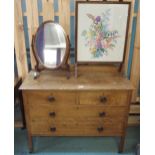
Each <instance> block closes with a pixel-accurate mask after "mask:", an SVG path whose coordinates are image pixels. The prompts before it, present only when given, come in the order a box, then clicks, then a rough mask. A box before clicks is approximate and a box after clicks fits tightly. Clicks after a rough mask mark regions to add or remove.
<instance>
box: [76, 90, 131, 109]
mask: <svg viewBox="0 0 155 155" xmlns="http://www.w3.org/2000/svg"><path fill="white" fill-rule="evenodd" d="M79 104H82V105H83V104H87V105H98V104H99V105H107V106H126V105H128V92H127V91H115V90H113V91H111V90H110V91H109V90H107V91H87V92H84V91H83V92H79Z"/></svg>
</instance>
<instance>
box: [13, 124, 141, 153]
mask: <svg viewBox="0 0 155 155" xmlns="http://www.w3.org/2000/svg"><path fill="white" fill-rule="evenodd" d="M139 130H140V129H139V127H129V128H128V130H127V136H126V142H125V150H124V153H122V155H135V151H136V145H137V143H139V141H140V136H139V133H140V131H139ZM118 140H119V139H118V138H114V137H35V138H34V153H31V155H118V153H117V151H118V150H117V149H118ZM28 152H29V151H28V146H27V134H26V130H22V129H15V153H14V154H15V155H28V154H29V153H28Z"/></svg>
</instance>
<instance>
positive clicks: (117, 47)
mask: <svg viewBox="0 0 155 155" xmlns="http://www.w3.org/2000/svg"><path fill="white" fill-rule="evenodd" d="M129 14H130V2H107V1H106V2H105V1H98V2H96V1H77V2H76V37H75V38H76V39H75V40H76V41H75V44H76V47H75V51H76V57H75V61H76V63H77V64H80V63H91V62H92V63H109V62H110V63H116V62H118V63H122V62H123V60H124V55H125V51H126V44H127V34H128V25H129Z"/></svg>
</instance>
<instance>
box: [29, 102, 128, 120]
mask: <svg viewBox="0 0 155 155" xmlns="http://www.w3.org/2000/svg"><path fill="white" fill-rule="evenodd" d="M126 112H127V107H124V106H121V107H117V106H113V107H112V106H100V105H98V106H90V105H72V106H71V105H64V106H62V105H61V106H55V105H50V106H49V105H42V106H37V105H35V104H34V105H31V106H29V113H30V118H38V119H41V118H48V117H49V118H51V117H52V114H53V115H54V116H53V117H56V118H57V117H58V118H59V117H62V118H64V117H112V118H115V119H116V118H117V117H119V118H120V117H124V116H125V115H126Z"/></svg>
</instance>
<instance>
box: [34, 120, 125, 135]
mask: <svg viewBox="0 0 155 155" xmlns="http://www.w3.org/2000/svg"><path fill="white" fill-rule="evenodd" d="M123 127H124V126H123V123H115V124H111V123H102V124H100V123H98V124H90V125H89V124H80V123H79V124H77V125H75V124H60V125H59V124H58V125H54V124H50V123H47V122H34V123H32V124H31V133H32V134H33V135H44V136H45V135H49V136H118V135H121V134H122V131H123Z"/></svg>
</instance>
